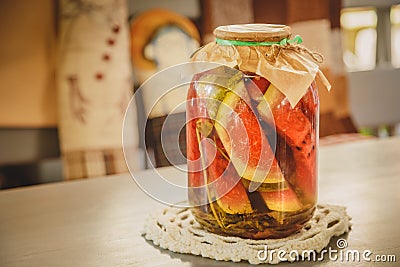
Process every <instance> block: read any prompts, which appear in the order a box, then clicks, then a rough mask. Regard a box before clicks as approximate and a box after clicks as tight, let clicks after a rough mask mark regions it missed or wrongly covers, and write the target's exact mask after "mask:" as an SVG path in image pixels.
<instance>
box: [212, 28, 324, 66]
mask: <svg viewBox="0 0 400 267" xmlns="http://www.w3.org/2000/svg"><path fill="white" fill-rule="evenodd" d="M215 42H216V43H217V44H219V45H224V46H231V45H232V46H274V45H277V46H282V47H283V48H286V49H291V50H294V51H297V52H300V53H306V54H308V55H309V56H310V57H311V58H312V59H313V60H314V61H315V62H318V63H322V62H323V61H324V58H323V57H322V55H321V54H320V53H318V52H313V51H310V50H308V49H307V48H305V47H304V46H301V45H300V44H301V43H302V42H303V39H302V38H301V37H300V35H296V36H295V37H293V39H289V38H284V39H282V40H280V41H279V42H252V41H240V40H226V39H220V38H216V39H215Z"/></svg>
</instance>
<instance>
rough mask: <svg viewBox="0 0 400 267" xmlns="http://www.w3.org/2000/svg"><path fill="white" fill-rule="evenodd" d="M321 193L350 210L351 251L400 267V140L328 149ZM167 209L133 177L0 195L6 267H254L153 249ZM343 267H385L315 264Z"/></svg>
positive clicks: (0, 243) (1, 257)
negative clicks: (153, 231) (152, 221)
mask: <svg viewBox="0 0 400 267" xmlns="http://www.w3.org/2000/svg"><path fill="white" fill-rule="evenodd" d="M161 171H162V172H163V171H164V172H165V171H167V172H171V171H172V172H174V170H171V168H166V169H162V170H161ZM147 174H148V172H147V171H142V172H139V173H137V174H136V175H140V176H141V177H142V176H146V175H147ZM319 188H320V192H319V202H320V203H331V204H340V205H345V206H347V207H348V212H349V214H350V215H351V216H352V218H353V220H352V222H353V228H352V230H351V231H350V233H349V234H348V235H346V236H345V238H347V242H348V249H358V250H365V249H369V250H371V251H372V252H373V253H374V254H395V255H396V257H397V264H395V263H381V266H396V265H400V138H389V139H383V140H364V141H359V142H354V143H347V144H340V145H334V146H330V147H323V148H321V149H320V181H319ZM165 193H166V194H168V192H165ZM161 208H163V205H162V204H160V203H158V202H156V201H155V200H153V199H152V198H150V197H148V196H147V195H146V194H145V193H143V192H142V191H141V190H140V189H139V188H138V186H137V185H136V183H135V182H134V181H133V179H132V178H131V177H130V176H129V175H120V176H111V177H101V178H96V179H91V180H80V181H75V182H61V183H54V184H46V185H38V186H31V187H26V188H18V189H11V190H4V191H0V266H247V265H248V264H247V263H245V262H241V263H232V262H218V261H214V260H210V259H204V258H201V257H199V256H191V255H182V254H177V253H172V252H168V251H165V250H163V249H160V248H158V247H155V246H153V245H152V243H150V242H148V241H146V240H145V239H144V238H143V237H142V236H141V234H140V233H141V230H142V227H143V223H144V220H145V218H146V217H147V215H148V214H149V213H150V212H153V211H154V210H155V209H161ZM331 243H332V244H334V243H335V240H332V242H331ZM332 247H334V245H332ZM295 265H296V266H310V263H308V262H303V263H300V264H295ZM295 265H293V264H289V263H284V264H280V265H279V266H295ZM343 265H351V266H378V265H379V264H377V263H365V262H359V263H357V262H351V263H346V264H345V263H343V262H333V261H329V260H328V259H326V260H325V261H323V262H318V263H314V266H343Z"/></svg>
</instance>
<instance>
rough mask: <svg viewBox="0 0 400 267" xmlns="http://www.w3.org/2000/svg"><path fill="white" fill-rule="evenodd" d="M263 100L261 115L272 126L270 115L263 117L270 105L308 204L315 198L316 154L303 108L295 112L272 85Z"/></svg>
mask: <svg viewBox="0 0 400 267" xmlns="http://www.w3.org/2000/svg"><path fill="white" fill-rule="evenodd" d="M264 99H265V100H266V102H265V101H262V102H261V103H260V105H259V106H258V111H259V113H260V115H261V117H262V118H263V119H264V120H265V121H266V122H270V120H271V118H270V117H269V114H266V115H265V116H264V113H263V110H266V107H265V106H264V105H266V103H268V104H269V106H270V108H271V110H272V114H273V117H274V120H275V127H276V130H277V133H278V134H279V135H280V136H282V138H283V139H284V140H285V141H286V142H287V144H288V145H289V146H290V147H291V149H292V150H293V157H294V161H295V165H296V178H295V181H294V185H295V186H296V189H299V190H300V191H301V194H302V195H303V197H304V198H305V200H306V201H307V202H313V201H314V200H315V195H316V184H315V178H316V167H315V162H316V153H315V134H314V130H313V126H312V124H311V122H310V120H309V119H308V118H307V117H306V116H305V115H304V113H303V112H302V110H301V108H300V106H299V105H297V106H296V107H295V108H292V107H291V105H290V103H289V101H288V100H287V99H285V96H284V95H283V94H282V93H281V92H280V91H279V90H278V89H277V88H276V87H275V86H273V85H272V84H271V85H270V86H269V88H268V89H267V92H266V93H265V94H264ZM296 191H297V190H296Z"/></svg>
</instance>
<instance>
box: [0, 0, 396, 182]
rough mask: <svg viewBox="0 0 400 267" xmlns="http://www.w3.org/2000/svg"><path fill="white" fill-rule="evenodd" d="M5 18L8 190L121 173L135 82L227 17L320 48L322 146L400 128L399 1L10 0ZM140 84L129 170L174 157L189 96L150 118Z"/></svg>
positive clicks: (0, 122) (2, 54) (2, 150)
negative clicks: (281, 29)
mask: <svg viewBox="0 0 400 267" xmlns="http://www.w3.org/2000/svg"><path fill="white" fill-rule="evenodd" d="M0 22H1V25H2V27H0V36H1V37H2V38H1V39H2V42H1V44H0V84H1V86H0V107H1V112H0V188H1V189H5V188H12V187H18V186H25V185H33V184H39V183H49V182H55V181H62V180H73V179H82V178H91V177H98V176H103V175H109V174H117V173H126V172H127V171H128V169H127V167H126V164H125V160H124V157H123V152H122V144H121V134H122V132H121V125H122V122H123V119H124V116H125V110H126V107H127V105H128V103H129V101H130V99H131V96H132V95H133V93H134V92H135V90H137V88H138V87H139V86H140V85H141V84H142V83H143V82H144V81H145V80H146V79H147V78H148V77H150V76H151V75H152V74H154V73H156V72H157V71H159V70H162V69H164V68H166V67H169V66H172V65H175V64H178V63H182V62H186V61H188V59H189V57H190V55H191V54H192V53H193V52H194V51H195V50H196V49H198V47H200V46H201V45H204V44H205V43H208V42H210V41H213V35H212V31H213V29H214V28H215V27H217V26H219V25H226V24H235V23H254V22H256V23H279V24H287V25H290V26H291V27H292V32H293V34H294V35H295V34H299V35H301V36H302V38H303V39H304V45H305V46H307V47H308V48H309V49H311V50H315V51H319V52H321V53H322V54H323V55H324V58H325V60H324V62H323V63H322V64H321V69H322V70H323V72H324V73H325V75H326V76H327V78H328V80H329V81H330V82H331V84H332V91H331V92H330V93H328V92H325V91H321V90H320V92H319V93H320V101H321V110H320V111H321V120H320V136H321V144H322V145H330V144H333V143H337V142H343V140H344V141H351V140H356V139H362V138H385V137H388V136H391V135H400V105H399V103H398V101H399V100H400V69H399V68H400V1H399V0H380V1H373V0H308V1H296V0H282V1H273V0H147V1H139V0H127V1H125V0H98V1H95V0H36V1H29V0H14V1H1V2H0ZM145 92H146V93H142V94H140V95H138V96H137V97H136V98H135V100H134V105H135V108H134V109H133V110H131V111H132V114H127V119H128V123H127V126H126V127H128V128H129V131H128V133H129V141H128V144H125V147H124V149H125V152H127V153H130V155H132V160H133V161H134V164H133V166H134V169H143V168H147V167H148V166H149V165H150V164H149V160H147V159H146V157H145V156H144V151H145V150H147V151H149V153H150V155H151V159H150V161H151V162H152V163H153V164H154V165H156V166H167V165H169V164H170V161H168V159H167V158H166V157H165V155H164V153H163V151H162V148H161V144H160V135H161V127H162V126H163V124H164V121H165V118H166V115H168V114H169V113H170V112H171V111H172V108H171V107H173V106H174V103H175V102H176V101H179V100H181V99H184V98H185V95H184V94H180V95H179V94H178V95H177V94H175V95H170V96H166V97H164V98H163V99H162V100H160V103H158V105H157V107H156V108H154V109H151V112H150V117H149V118H148V119H147V118H144V116H143V114H145V112H147V111H149V110H150V108H151V107H149V105H150V104H149V99H151V98H152V97H154V96H157V95H158V92H157V91H155V90H151V88H149V90H145ZM173 113H174V114H173V116H174V122H175V124H168V125H167V127H165V130H166V132H167V135H166V137H167V138H171V140H172V139H174V140H175V139H177V138H178V140H179V143H180V145H181V146H180V148H178V150H179V151H181V152H182V153H183V154H185V150H186V148H185V135H184V129H183V130H182V129H181V128H180V126H179V125H182V124H184V121H185V113H184V110H174V111H173ZM125 123H126V122H125ZM142 127H145V128H146V132H145V134H141V133H140V131H139V130H138V129H141V128H142ZM143 139H146V144H148V145H147V147H143V146H142V145H140V144H141V142H140V140H143ZM171 149H172V150H173V149H174V148H171ZM179 151H175V152H176V153H177V154H179ZM173 154H174V153H172V155H173ZM178 161H179V160H178ZM178 163H183V162H178Z"/></svg>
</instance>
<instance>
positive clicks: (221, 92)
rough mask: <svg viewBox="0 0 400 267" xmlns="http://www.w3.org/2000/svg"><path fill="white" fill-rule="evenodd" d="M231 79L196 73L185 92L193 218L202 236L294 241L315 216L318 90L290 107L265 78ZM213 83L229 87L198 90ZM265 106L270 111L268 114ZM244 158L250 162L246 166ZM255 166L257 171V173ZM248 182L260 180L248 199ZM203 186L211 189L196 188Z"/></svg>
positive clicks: (222, 70)
mask: <svg viewBox="0 0 400 267" xmlns="http://www.w3.org/2000/svg"><path fill="white" fill-rule="evenodd" d="M229 75H232V76H233V73H230V70H229V69H228V68H226V67H219V68H216V69H214V70H211V71H208V72H207V73H201V74H198V75H196V77H195V78H194V80H193V82H192V84H191V86H190V89H189V93H188V99H189V100H190V101H189V104H188V107H187V120H188V123H187V127H186V129H187V141H188V153H187V154H188V160H189V162H188V169H189V177H188V179H189V180H188V182H189V186H191V188H189V202H190V203H191V204H192V205H193V206H194V207H193V208H192V213H193V215H194V217H195V218H196V220H197V221H198V222H199V223H200V224H201V225H202V226H203V227H205V228H206V229H207V230H209V231H211V232H214V233H218V234H222V235H233V236H240V237H245V238H252V239H263V238H281V237H285V236H288V235H291V234H293V233H295V232H297V231H298V230H299V229H301V228H302V227H303V225H304V223H305V222H307V221H308V220H309V219H310V218H311V217H312V215H313V212H314V209H315V204H316V197H317V186H316V181H317V135H318V131H317V129H318V96H317V93H316V88H315V86H314V84H313V85H312V86H311V87H310V88H309V90H308V91H307V93H306V94H305V95H304V97H303V98H302V99H301V100H300V102H299V103H298V104H297V105H296V106H295V107H291V106H290V104H289V102H288V100H287V99H286V98H285V97H284V96H283V95H282V94H281V93H280V91H279V90H277V88H275V87H274V86H273V85H271V84H270V83H269V82H268V81H267V80H265V79H264V78H262V77H259V76H257V75H254V74H249V73H245V75H242V76H241V77H238V76H237V75H236V77H233V78H230V76H229ZM215 77H217V78H215ZM218 79H219V81H220V82H221V81H223V83H229V87H228V88H223V87H221V86H219V85H212V84H211V85H210V84H208V85H204V84H202V83H201V82H207V81H210V80H212V81H215V80H218ZM230 87H232V88H234V89H231V88H230ZM232 90H233V91H235V90H236V91H238V92H239V91H240V93H239V94H238V93H237V92H232ZM255 90H256V91H255ZM258 90H259V91H258ZM238 95H240V96H241V97H238ZM260 96H261V97H260ZM242 98H243V99H242ZM210 99H211V100H212V99H216V100H218V101H217V102H213V101H210ZM246 99H247V101H246ZM260 99H262V101H261V100H260ZM218 103H219V104H218ZM221 103H222V104H221ZM265 103H267V104H268V105H269V107H270V109H271V112H269V113H268V112H266V109H265V108H264V107H265V106H263V105H265ZM227 107H228V108H227ZM230 111H233V112H230ZM271 113H272V114H271ZM232 114H234V115H232ZM271 116H273V121H274V123H271V122H272V120H271ZM222 126H223V127H222ZM243 127H244V128H243ZM224 128H225V129H230V131H231V132H230V134H227V132H228V130H224ZM275 132H276V135H275V134H271V133H275ZM245 137H246V139H245V140H244V138H245ZM204 140H208V141H204ZM263 142H264V145H260V143H261V144H263ZM265 143H266V144H267V146H265ZM243 154H246V155H248V157H247V158H246V160H245V161H244V163H242V161H241V160H242V158H241V157H242V155H243ZM196 160H197V161H196ZM264 163H265V164H264ZM267 163H268V164H267ZM264 165H265V166H266V167H265V170H266V171H264V172H263V166H264ZM202 167H203V168H202ZM257 167H258V168H260V169H261V172H257V171H255V170H256V169H257ZM267 167H268V168H267ZM216 181H218V183H214V182H216ZM252 181H258V183H257V189H256V191H254V192H250V191H252V190H250V187H251V183H252ZM213 183H214V184H213ZM207 184H212V186H209V187H204V188H203V189H201V190H198V189H197V190H195V189H193V188H196V187H200V186H204V185H207Z"/></svg>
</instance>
